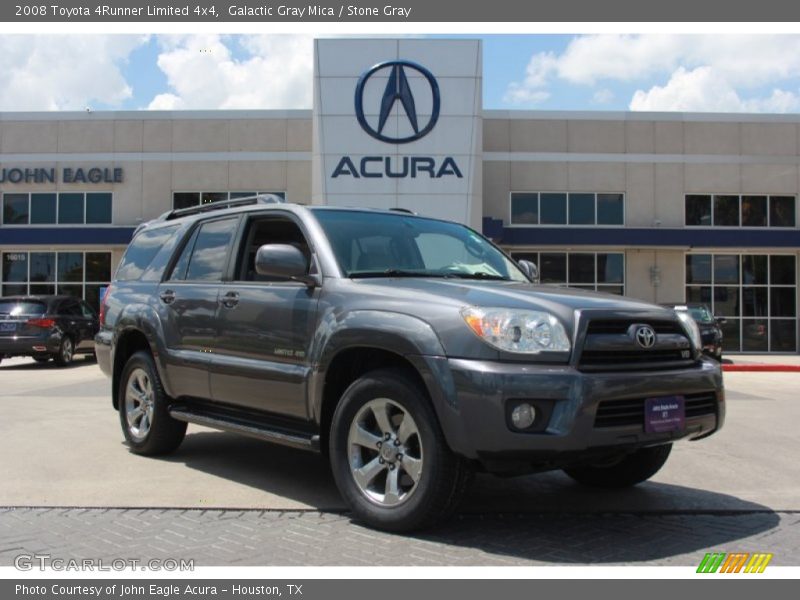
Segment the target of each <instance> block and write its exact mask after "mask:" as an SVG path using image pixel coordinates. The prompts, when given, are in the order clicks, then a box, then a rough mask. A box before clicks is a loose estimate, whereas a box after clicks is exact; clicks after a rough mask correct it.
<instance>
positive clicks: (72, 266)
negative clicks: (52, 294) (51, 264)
mask: <svg viewBox="0 0 800 600" xmlns="http://www.w3.org/2000/svg"><path fill="white" fill-rule="evenodd" d="M65 281H83V253H81V252H59V253H58V282H59V283H63V282H65Z"/></svg>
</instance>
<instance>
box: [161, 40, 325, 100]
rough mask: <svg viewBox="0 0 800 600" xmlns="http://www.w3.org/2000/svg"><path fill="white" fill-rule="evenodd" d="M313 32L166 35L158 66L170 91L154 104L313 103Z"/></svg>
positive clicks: (162, 43)
mask: <svg viewBox="0 0 800 600" xmlns="http://www.w3.org/2000/svg"><path fill="white" fill-rule="evenodd" d="M312 40H313V38H312V36H305V35H257V36H242V37H237V38H232V37H223V36H220V35H188V36H166V37H164V38H160V39H159V44H160V45H161V53H160V54H159V56H158V67H159V68H160V69H161V70H162V71H163V72H164V74H165V75H166V78H167V83H168V85H169V91H165V92H163V93H160V94H158V95H156V96H155V97H154V98H153V99H152V101H151V102H150V104H149V106H148V108H151V109H170V110H172V109H216V108H219V109H244V108H284V109H286V108H310V107H311V80H312V72H313V41H312Z"/></svg>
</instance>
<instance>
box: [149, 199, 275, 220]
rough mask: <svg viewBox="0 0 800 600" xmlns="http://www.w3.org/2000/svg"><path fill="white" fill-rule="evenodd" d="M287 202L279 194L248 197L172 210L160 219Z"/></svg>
mask: <svg viewBox="0 0 800 600" xmlns="http://www.w3.org/2000/svg"><path fill="white" fill-rule="evenodd" d="M285 202H286V200H284V199H283V198H281V197H280V196H278V195H277V194H256V195H255V196H246V197H244V198H235V199H234V200H218V201H217V202H209V203H208V204H200V205H198V206H190V207H189V208H179V209H176V210H171V211H169V212H168V213H165V214H164V215H162V216H161V217H159V219H158V220H159V221H171V220H172V219H180V218H181V217H186V216H189V215H197V214H200V213H204V212H211V211H214V210H222V209H224V208H236V207H237V206H248V205H250V204H283V203H285Z"/></svg>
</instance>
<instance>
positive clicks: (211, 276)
mask: <svg viewBox="0 0 800 600" xmlns="http://www.w3.org/2000/svg"><path fill="white" fill-rule="evenodd" d="M238 222H239V220H238V219H223V220H221V221H212V222H210V223H204V224H203V225H201V226H200V229H199V230H198V232H197V239H196V240H195V242H194V248H193V250H192V257H191V258H190V259H189V266H188V268H187V269H186V278H185V279H186V280H187V281H219V280H221V279H222V271H223V269H224V268H225V261H226V260H227V258H228V250H229V249H230V246H231V242H232V240H233V235H234V233H235V232H236V226H237V224H238Z"/></svg>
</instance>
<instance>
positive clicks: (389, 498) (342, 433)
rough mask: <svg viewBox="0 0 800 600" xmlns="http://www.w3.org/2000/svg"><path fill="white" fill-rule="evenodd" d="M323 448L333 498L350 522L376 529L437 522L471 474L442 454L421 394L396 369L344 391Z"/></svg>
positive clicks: (441, 439) (444, 450) (449, 510)
mask: <svg viewBox="0 0 800 600" xmlns="http://www.w3.org/2000/svg"><path fill="white" fill-rule="evenodd" d="M381 413H382V414H383V415H384V417H383V418H382V423H380V424H379V422H378V417H377V416H376V415H380V414H381ZM409 417H410V420H409V421H406V419H408V418H409ZM406 422H407V423H408V426H405V425H404V423H406ZM381 434H382V438H381ZM387 434H388V436H389V438H388V439H387ZM329 441H330V443H329V450H330V461H331V468H332V470H333V476H334V479H335V481H336V485H337V487H338V488H339V491H340V492H341V494H342V496H343V497H344V499H345V501H346V502H347V504H348V505H349V506H350V508H351V510H352V511H353V516H354V517H355V518H356V519H357V520H359V521H362V522H363V523H365V524H366V525H368V526H370V527H374V528H376V529H382V530H386V531H397V532H400V531H411V530H415V529H422V528H424V527H427V526H430V525H432V524H434V523H436V522H439V521H442V520H444V519H445V518H447V517H448V516H450V515H451V514H452V513H453V512H454V511H455V509H456V508H457V507H458V504H459V502H460V500H461V498H462V497H463V495H464V493H465V490H466V488H467V485H468V483H469V481H470V476H471V474H472V473H471V471H470V469H469V468H468V467H467V465H466V463H465V462H464V460H463V459H461V458H459V457H457V456H456V455H455V454H453V453H452V452H451V451H450V449H449V448H448V446H447V443H446V442H445V439H444V435H443V434H442V432H441V429H440V428H439V423H438V420H437V418H436V413H435V412H434V410H433V407H432V406H431V403H430V401H429V399H428V396H427V393H426V392H425V390H424V389H422V388H421V386H420V385H419V384H418V383H416V382H415V381H414V380H413V379H412V378H411V377H409V375H407V374H406V372H404V371H403V370H401V369H379V370H375V371H371V372H369V373H367V374H365V375H364V376H362V377H361V378H360V379H358V380H356V381H355V382H354V383H353V384H352V385H350V387H348V388H347V390H346V391H345V393H344V395H343V396H342V399H341V401H340V402H339V404H338V406H337V407H336V411H335V412H334V415H333V420H332V423H331V431H330V436H329ZM395 441H398V442H400V443H399V444H396V443H395ZM387 442H388V443H387ZM378 443H380V444H381V446H380V447H379V446H378ZM372 444H375V446H374V448H373V446H372ZM382 459H383V461H384V462H383V463H381V462H380V461H381V460H382ZM409 459H411V460H409ZM412 460H413V462H412ZM376 461H377V462H376ZM365 467H369V469H367V470H366V473H365V472H364V468H365ZM357 473H359V474H360V477H359V481H357V475H356V474H357ZM393 487H394V489H392V488H393Z"/></svg>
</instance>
